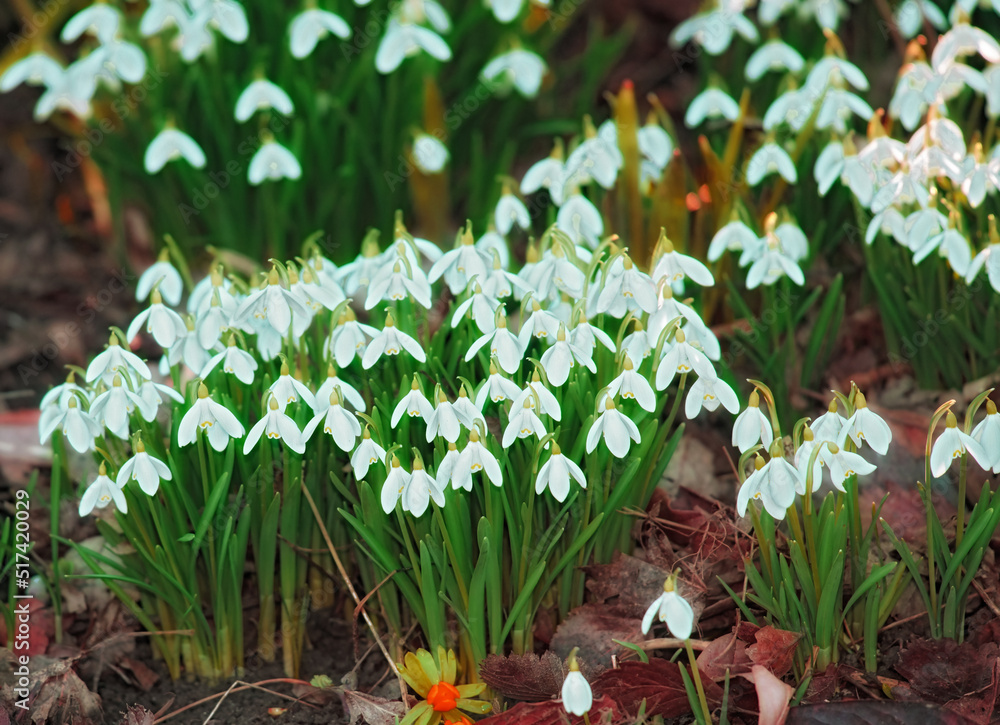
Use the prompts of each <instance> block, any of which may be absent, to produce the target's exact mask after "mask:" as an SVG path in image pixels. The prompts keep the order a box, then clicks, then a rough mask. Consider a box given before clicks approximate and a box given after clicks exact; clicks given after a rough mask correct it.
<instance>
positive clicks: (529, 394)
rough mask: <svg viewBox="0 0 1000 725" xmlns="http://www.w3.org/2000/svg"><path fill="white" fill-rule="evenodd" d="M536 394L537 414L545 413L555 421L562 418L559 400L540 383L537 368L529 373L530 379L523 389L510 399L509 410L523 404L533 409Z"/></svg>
mask: <svg viewBox="0 0 1000 725" xmlns="http://www.w3.org/2000/svg"><path fill="white" fill-rule="evenodd" d="M536 396H537V398H538V414H539V415H547V416H549V417H550V418H552V420H556V421H558V420H562V408H561V407H560V405H559V401H558V400H557V399H556V396H554V395H553V394H552V391H550V390H549V389H548V388H546V387H545V385H544V384H543V383H542V379H541V376H539V374H538V370H535V371H534V372H533V373H532V374H531V380H530V381H528V383H527V385H525V386H524V390H521V391H520V392H518V394H517V395H516V396H515V397H514V399H513V400H511V403H510V406H511V410H518V409H520V408H523V407H524V406H525V405H527V406H528V407H529V408H532V409H534V408H535V397H536Z"/></svg>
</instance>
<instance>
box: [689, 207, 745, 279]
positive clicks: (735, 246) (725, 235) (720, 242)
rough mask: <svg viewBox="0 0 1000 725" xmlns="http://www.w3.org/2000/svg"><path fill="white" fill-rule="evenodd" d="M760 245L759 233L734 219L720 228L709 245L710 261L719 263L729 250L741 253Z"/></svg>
mask: <svg viewBox="0 0 1000 725" xmlns="http://www.w3.org/2000/svg"><path fill="white" fill-rule="evenodd" d="M759 243H760V238H759V237H758V236H757V233H756V232H754V230H753V229H751V228H750V227H748V226H747V225H746V224H744V223H743V222H742V221H740V220H739V219H738V218H736V217H734V218H733V219H732V220H731V221H730V222H728V223H727V224H725V225H724V226H722V227H720V228H719V231H717V232H716V233H715V236H714V237H712V241H711V242H710V243H709V245H708V261H709V262H717V261H718V260H719V259H720V258H721V257H722V253H723V252H725V251H727V250H729V251H731V252H740V251H743V250H744V249H746V248H749V247H755V246H759ZM696 261H697V260H696ZM713 282H714V278H713Z"/></svg>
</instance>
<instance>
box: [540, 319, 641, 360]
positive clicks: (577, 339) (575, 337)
mask: <svg viewBox="0 0 1000 725" xmlns="http://www.w3.org/2000/svg"><path fill="white" fill-rule="evenodd" d="M553 317H554V315H553ZM556 319H559V318H556ZM555 329H556V332H558V330H559V327H558V325H557V326H556V328H555ZM569 342H570V344H571V345H575V346H576V347H578V348H580V349H581V350H587V351H590V352H591V353H592V352H593V350H594V348H596V347H597V343H598V342H599V343H601V344H602V345H604V347H606V348H607V349H608V350H610V351H611V352H617V349H616V347H615V341H614V340H612V339H611V336H610V335H608V333H606V332H605V331H604V330H602V329H601V328H599V327H595V326H594V325H591V324H590V322H589V321H588V320H587V315H586V314H585V313H584V311H583V310H580V312H579V314H578V315H577V318H576V324H575V325H573V329H572V330H570V333H569ZM640 359H641V358H640Z"/></svg>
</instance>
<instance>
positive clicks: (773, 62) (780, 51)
mask: <svg viewBox="0 0 1000 725" xmlns="http://www.w3.org/2000/svg"><path fill="white" fill-rule="evenodd" d="M804 66H805V60H803V58H802V55H801V54H800V53H799V51H797V50H795V48H793V47H792V46H790V45H789V44H788V43H786V42H785V41H783V40H769V41H768V42H766V43H764V44H763V45H762V46H760V47H759V48H757V50H755V51H754V52H753V54H751V56H750V58H749V59H748V60H747V65H746V71H745V73H746V79H747V80H748V81H757V80H760V79H761V78H762V77H763V76H764V74H765V73H767V72H768V71H788V72H790V73H798V72H799V71H800V70H802V68H803V67H804Z"/></svg>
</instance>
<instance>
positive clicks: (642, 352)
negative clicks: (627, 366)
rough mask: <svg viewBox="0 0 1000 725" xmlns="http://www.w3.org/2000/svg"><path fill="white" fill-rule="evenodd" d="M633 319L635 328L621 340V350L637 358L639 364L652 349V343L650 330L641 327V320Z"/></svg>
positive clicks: (634, 358)
mask: <svg viewBox="0 0 1000 725" xmlns="http://www.w3.org/2000/svg"><path fill="white" fill-rule="evenodd" d="M633 320H634V324H635V328H634V329H633V331H632V332H631V333H629V334H628V335H626V337H625V339H623V340H622V352H623V353H626V354H627V355H628V356H629V357H630V358H632V359H633V360H638V361H639V363H640V364H641V363H642V361H643V360H644V359H645V358H647V357H649V354H650V353H651V352H652V351H653V345H652V343H651V341H650V337H651V335H650V332H649V331H647V330H646V329H645V327H643V324H642V322H640V321H639V320H635V318H633ZM656 337H659V335H657V336H656Z"/></svg>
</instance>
